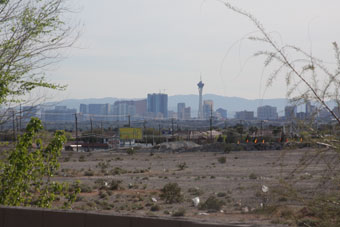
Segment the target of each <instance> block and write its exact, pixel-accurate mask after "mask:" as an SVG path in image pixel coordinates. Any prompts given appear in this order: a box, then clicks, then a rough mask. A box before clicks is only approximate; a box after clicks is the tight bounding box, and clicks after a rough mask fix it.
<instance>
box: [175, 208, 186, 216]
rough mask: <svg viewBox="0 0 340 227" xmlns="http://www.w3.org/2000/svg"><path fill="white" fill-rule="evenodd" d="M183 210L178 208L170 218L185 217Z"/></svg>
mask: <svg viewBox="0 0 340 227" xmlns="http://www.w3.org/2000/svg"><path fill="white" fill-rule="evenodd" d="M185 212H186V211H185V209H184V208H179V209H178V210H176V211H175V212H174V213H173V214H172V216H173V217H182V216H184V215H185Z"/></svg>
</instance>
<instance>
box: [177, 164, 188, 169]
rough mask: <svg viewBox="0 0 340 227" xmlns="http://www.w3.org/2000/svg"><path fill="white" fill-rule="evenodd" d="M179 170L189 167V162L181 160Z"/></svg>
mask: <svg viewBox="0 0 340 227" xmlns="http://www.w3.org/2000/svg"><path fill="white" fill-rule="evenodd" d="M177 167H178V169H179V170H184V169H185V168H188V166H187V163H186V162H181V163H179V164H178V165H177Z"/></svg>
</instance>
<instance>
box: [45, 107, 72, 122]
mask: <svg viewBox="0 0 340 227" xmlns="http://www.w3.org/2000/svg"><path fill="white" fill-rule="evenodd" d="M76 113H77V110H76V109H68V108H67V107H66V106H55V107H54V110H45V111H43V113H42V116H43V119H44V121H48V122H73V121H74V115H75V114H76Z"/></svg>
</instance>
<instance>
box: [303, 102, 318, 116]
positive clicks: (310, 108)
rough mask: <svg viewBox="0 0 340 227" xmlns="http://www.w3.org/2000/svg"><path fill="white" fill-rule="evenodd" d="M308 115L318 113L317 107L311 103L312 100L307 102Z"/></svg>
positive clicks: (306, 110)
mask: <svg viewBox="0 0 340 227" xmlns="http://www.w3.org/2000/svg"><path fill="white" fill-rule="evenodd" d="M305 112H306V117H311V116H313V115H315V114H316V113H317V108H316V107H315V106H313V105H312V104H311V102H310V101H307V102H306V109H305Z"/></svg>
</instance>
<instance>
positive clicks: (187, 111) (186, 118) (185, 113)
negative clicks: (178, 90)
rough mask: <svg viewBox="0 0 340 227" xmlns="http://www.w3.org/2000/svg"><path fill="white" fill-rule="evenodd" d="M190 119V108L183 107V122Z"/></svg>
mask: <svg viewBox="0 0 340 227" xmlns="http://www.w3.org/2000/svg"><path fill="white" fill-rule="evenodd" d="M190 119H191V107H190V106H189V107H185V108H184V120H190Z"/></svg>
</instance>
